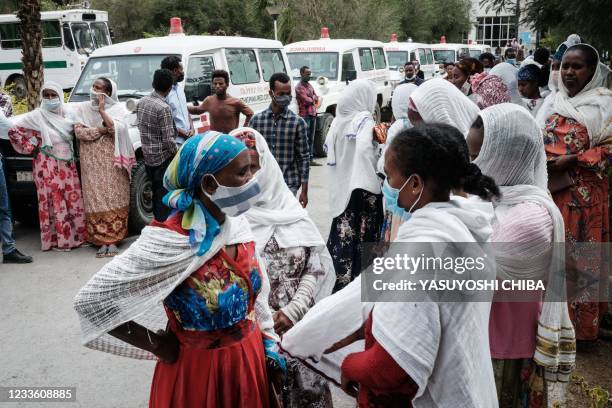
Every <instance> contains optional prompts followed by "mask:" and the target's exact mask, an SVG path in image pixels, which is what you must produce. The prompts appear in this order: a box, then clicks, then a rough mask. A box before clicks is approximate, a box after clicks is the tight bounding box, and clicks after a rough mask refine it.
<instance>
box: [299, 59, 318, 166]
mask: <svg viewBox="0 0 612 408" xmlns="http://www.w3.org/2000/svg"><path fill="white" fill-rule="evenodd" d="M311 75H312V71H310V68H309V67H307V66H303V67H302V68H300V76H301V77H302V78H301V81H300V83H299V84H297V86H296V87H295V95H296V99H297V103H298V108H299V113H300V116H301V117H302V119H304V122H306V126H307V127H308V144H309V145H310V165H311V166H320V164H319V163H316V162H315V161H314V160H313V159H314V135H315V131H316V125H317V103H318V102H319V97H318V96H317V93H316V92H315V90H314V88H313V87H312V85H310V78H311Z"/></svg>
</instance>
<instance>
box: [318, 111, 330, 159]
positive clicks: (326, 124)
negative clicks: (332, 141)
mask: <svg viewBox="0 0 612 408" xmlns="http://www.w3.org/2000/svg"><path fill="white" fill-rule="evenodd" d="M317 120H321V121H323V125H322V126H321V130H319V131H318V132H316V133H315V142H314V156H315V157H326V156H327V153H326V152H325V149H324V148H323V145H324V144H325V138H326V137H327V132H328V131H329V128H330V126H331V124H332V122H333V121H334V117H333V116H332V115H330V114H329V113H325V114H323V115H321V117H320V118H317Z"/></svg>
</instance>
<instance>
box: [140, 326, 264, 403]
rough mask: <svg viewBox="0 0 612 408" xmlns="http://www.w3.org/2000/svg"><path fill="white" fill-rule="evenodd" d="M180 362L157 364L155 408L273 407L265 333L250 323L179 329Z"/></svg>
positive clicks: (153, 400)
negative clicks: (267, 369)
mask: <svg viewBox="0 0 612 408" xmlns="http://www.w3.org/2000/svg"><path fill="white" fill-rule="evenodd" d="M176 335H177V337H178V339H179V341H180V343H181V345H180V351H179V357H178V360H177V361H176V362H175V363H173V364H166V363H162V362H158V363H157V365H156V366H155V373H154V375H153V384H152V385H151V396H150V400H149V407H150V408H169V407H176V408H192V407H193V408H200V407H223V408H230V407H231V408H233V407H249V408H251V407H268V377H267V373H266V362H265V354H264V348H263V343H262V337H261V332H260V330H259V328H258V327H257V325H256V324H254V323H253V322H251V321H249V320H245V321H243V322H242V323H240V324H238V325H236V326H234V327H232V328H229V329H224V330H217V331H214V332H200V331H197V332H189V331H183V330H177V331H176Z"/></svg>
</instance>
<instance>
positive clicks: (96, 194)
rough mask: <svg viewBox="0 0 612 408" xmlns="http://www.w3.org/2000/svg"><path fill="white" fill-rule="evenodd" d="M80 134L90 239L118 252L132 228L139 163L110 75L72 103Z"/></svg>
mask: <svg viewBox="0 0 612 408" xmlns="http://www.w3.org/2000/svg"><path fill="white" fill-rule="evenodd" d="M73 110H74V112H73V119H74V121H75V126H74V132H75V135H76V137H77V139H78V140H79V156H80V161H81V177H82V182H83V197H84V200H85V216H86V218H87V234H88V239H89V242H91V243H92V244H94V245H96V246H99V247H100V248H99V250H98V252H97V253H96V256H97V257H104V256H115V255H117V253H118V252H117V251H118V250H117V244H118V243H119V242H121V240H123V238H125V236H126V235H127V230H128V213H129V205H130V176H131V172H132V166H133V165H134V163H135V160H136V159H135V155H134V149H133V148H132V143H131V142H130V137H129V134H128V127H127V123H126V121H125V115H126V111H125V109H124V108H123V105H121V104H120V103H119V99H118V97H117V85H116V84H115V83H114V82H113V81H111V80H109V79H106V78H98V79H96V80H95V81H94V82H93V84H92V89H91V101H90V102H82V103H79V104H76V105H75V106H74V108H73Z"/></svg>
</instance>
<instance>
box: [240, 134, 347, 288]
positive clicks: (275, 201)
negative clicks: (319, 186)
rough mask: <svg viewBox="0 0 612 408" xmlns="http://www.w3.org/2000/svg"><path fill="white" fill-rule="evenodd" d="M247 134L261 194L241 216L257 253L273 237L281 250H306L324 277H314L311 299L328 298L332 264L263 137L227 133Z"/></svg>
mask: <svg viewBox="0 0 612 408" xmlns="http://www.w3.org/2000/svg"><path fill="white" fill-rule="evenodd" d="M243 132H249V133H251V134H252V135H253V136H254V137H255V148H256V149H257V154H258V155H259V165H260V166H261V168H260V169H259V171H258V172H257V173H256V174H255V177H256V178H257V181H258V183H259V187H260V188H261V193H260V195H259V198H258V200H257V202H256V203H255V205H253V206H252V207H251V208H250V209H249V210H248V211H247V212H246V213H244V216H245V217H246V219H247V220H248V221H249V224H250V226H251V230H252V231H253V235H255V244H256V246H257V250H258V251H259V252H260V253H261V251H262V250H263V249H264V248H265V246H266V244H267V243H268V241H269V240H270V238H272V236H273V235H274V238H275V239H276V242H277V243H278V245H279V246H280V247H281V248H294V247H306V248H310V249H311V253H310V256H311V258H313V259H314V258H318V259H319V262H320V264H321V270H322V271H323V272H324V275H322V276H319V277H317V289H316V292H315V299H316V300H319V299H322V298H324V297H325V296H328V295H329V294H330V293H331V291H332V289H333V287H334V284H335V280H336V275H335V273H334V264H333V262H332V259H331V256H330V255H329V251H328V250H327V247H326V245H325V241H323V237H321V233H320V232H319V230H318V229H317V227H316V225H315V224H314V222H312V219H311V218H310V216H309V215H308V212H307V211H306V210H305V209H304V208H302V206H301V205H300V203H299V202H298V200H297V198H295V195H293V193H292V192H291V190H289V188H288V187H287V184H286V183H285V180H284V178H283V172H282V170H281V169H280V167H279V166H278V163H277V162H276V160H275V159H274V156H273V155H272V153H271V152H270V149H269V148H268V144H267V143H266V140H265V139H264V137H263V136H262V135H261V133H259V132H258V131H256V130H255V129H252V128H249V127H240V128H237V129H235V130H232V131H231V132H230V135H232V136H237V135H238V134H240V133H243Z"/></svg>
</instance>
